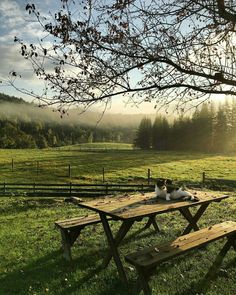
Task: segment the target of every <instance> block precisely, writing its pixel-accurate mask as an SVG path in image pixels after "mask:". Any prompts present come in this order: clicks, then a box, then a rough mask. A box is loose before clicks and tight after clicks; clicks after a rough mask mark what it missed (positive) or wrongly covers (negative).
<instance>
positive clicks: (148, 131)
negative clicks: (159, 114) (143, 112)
mask: <svg viewBox="0 0 236 295" xmlns="http://www.w3.org/2000/svg"><path fill="white" fill-rule="evenodd" d="M151 144H152V122H151V120H150V119H148V118H143V119H142V120H141V122H140V125H139V128H138V131H137V137H136V139H135V141H134V146H135V147H138V148H141V149H150V148H151Z"/></svg>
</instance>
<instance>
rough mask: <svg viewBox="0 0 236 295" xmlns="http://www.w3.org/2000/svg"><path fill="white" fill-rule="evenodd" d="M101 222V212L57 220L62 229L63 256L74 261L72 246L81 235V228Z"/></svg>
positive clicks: (56, 223) (57, 224)
mask: <svg viewBox="0 0 236 295" xmlns="http://www.w3.org/2000/svg"><path fill="white" fill-rule="evenodd" d="M100 222H101V218H100V216H99V214H93V215H87V216H82V217H74V218H70V219H65V220H58V221H56V222H55V225H56V226H57V227H58V228H59V229H60V232H61V240H62V248H63V256H64V258H65V259H66V260H67V261H69V262H71V261H72V256H71V247H72V246H73V244H74V242H75V241H76V239H77V238H78V237H79V235H80V232H81V230H82V229H83V228H85V227H86V226H89V225H93V224H97V223H100Z"/></svg>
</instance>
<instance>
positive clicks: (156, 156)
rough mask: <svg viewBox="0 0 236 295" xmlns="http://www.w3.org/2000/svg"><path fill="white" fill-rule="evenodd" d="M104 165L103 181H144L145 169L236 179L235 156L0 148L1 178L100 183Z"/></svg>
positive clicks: (185, 177)
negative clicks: (204, 173) (203, 173)
mask: <svg viewBox="0 0 236 295" xmlns="http://www.w3.org/2000/svg"><path fill="white" fill-rule="evenodd" d="M92 147H94V148H93V149H92ZM108 147H110V149H108ZM12 159H13V167H12ZM37 162H38V171H37ZM69 165H70V167H71V168H70V169H71V179H70V178H69V173H68V171H69ZM12 168H13V171H12ZM103 168H104V169H105V180H106V181H107V182H123V183H126V182H136V181H139V182H144V181H146V179H147V170H148V169H151V176H152V177H153V178H154V179H155V178H156V177H169V178H173V179H177V180H181V181H186V182H188V181H201V177H202V172H203V171H205V172H206V174H207V175H208V176H209V177H220V178H226V179H236V154H224V155H220V154H207V153H206V154H203V153H187V152H158V151H141V150H132V149H131V146H130V145H127V144H123V145H122V144H119V145H117V144H102V145H101V144H100V145H99V144H94V145H84V146H83V145H80V146H74V147H63V148H56V149H45V150H36V149H35V150H0V182H4V181H6V182H33V181H35V182H43V183H50V182H58V183H60V182H63V183H65V182H69V181H72V182H74V183H81V182H101V181H102V170H103Z"/></svg>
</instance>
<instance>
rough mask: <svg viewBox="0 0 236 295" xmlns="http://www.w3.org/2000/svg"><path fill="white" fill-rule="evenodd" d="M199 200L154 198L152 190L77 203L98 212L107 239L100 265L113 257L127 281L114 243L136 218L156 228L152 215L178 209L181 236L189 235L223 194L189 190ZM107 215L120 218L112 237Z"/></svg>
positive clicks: (196, 228)
mask: <svg viewBox="0 0 236 295" xmlns="http://www.w3.org/2000/svg"><path fill="white" fill-rule="evenodd" d="M191 192H192V194H193V195H195V196H196V197H197V198H198V199H199V201H198V202H192V201H169V202H168V201H165V200H160V199H158V198H156V197H155V194H154V193H146V194H140V193H136V194H133V195H132V194H130V195H129V194H125V195H118V196H115V197H114V196H113V197H104V198H96V199H93V200H90V201H87V202H82V203H78V206H80V207H82V208H87V209H89V210H91V211H94V212H96V213H99V216H100V219H101V222H102V225H103V229H104V233H105V235H106V237H107V241H108V246H109V249H108V252H107V255H106V257H105V258H104V261H103V266H104V267H106V266H107V265H108V263H109V262H110V260H111V258H113V259H114V261H115V264H116V266H117V270H118V273H119V276H120V278H121V280H122V281H123V282H124V283H125V284H127V277H126V273H125V269H124V267H123V264H122V262H121V258H120V254H119V251H118V246H119V245H120V243H121V242H122V240H123V239H124V237H125V236H126V234H127V233H128V231H129V230H130V228H131V227H132V225H133V224H134V222H136V221H141V220H142V219H143V218H145V217H148V218H149V219H148V223H147V226H150V225H151V224H153V225H154V227H155V228H156V230H158V226H157V224H156V220H155V218H156V216H158V215H160V214H163V213H169V212H173V211H179V212H180V213H181V214H182V216H183V217H184V218H185V219H186V221H187V222H188V223H187V226H186V227H185V229H184V230H183V233H182V234H183V235H186V234H189V233H190V232H191V231H192V230H194V231H198V230H199V226H198V221H199V220H200V218H201V216H202V215H203V213H204V212H205V210H206V209H207V208H208V206H209V205H210V204H212V203H214V202H220V201H222V200H224V199H226V198H228V196H227V195H220V194H217V193H215V192H214V193H213V192H204V191H191ZM192 207H198V209H197V210H196V212H195V214H192V212H191V211H190V208H192ZM109 218H111V219H112V220H114V221H116V220H118V221H122V223H121V226H120V228H119V230H118V232H117V233H116V235H115V236H114V235H113V233H112V229H111V226H110V222H109Z"/></svg>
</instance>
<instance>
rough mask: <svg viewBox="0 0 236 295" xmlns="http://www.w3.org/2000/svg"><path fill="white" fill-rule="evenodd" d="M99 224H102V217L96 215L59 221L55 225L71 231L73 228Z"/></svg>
mask: <svg viewBox="0 0 236 295" xmlns="http://www.w3.org/2000/svg"><path fill="white" fill-rule="evenodd" d="M99 222H101V219H100V216H99V215H98V214H94V215H89V216H83V217H75V218H70V219H65V220H58V221H56V222H55V225H56V226H58V227H60V228H64V229H69V228H72V227H80V226H85V225H89V224H94V223H99Z"/></svg>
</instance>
